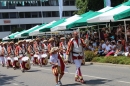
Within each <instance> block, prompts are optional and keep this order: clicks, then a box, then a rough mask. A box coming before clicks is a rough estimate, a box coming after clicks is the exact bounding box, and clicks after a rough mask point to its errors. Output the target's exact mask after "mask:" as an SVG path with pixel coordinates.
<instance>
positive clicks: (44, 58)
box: [41, 54, 48, 65]
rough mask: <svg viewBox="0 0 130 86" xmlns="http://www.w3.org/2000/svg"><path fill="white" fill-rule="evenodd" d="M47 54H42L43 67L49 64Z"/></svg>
mask: <svg viewBox="0 0 130 86" xmlns="http://www.w3.org/2000/svg"><path fill="white" fill-rule="evenodd" d="M47 57H48V56H47V54H42V55H41V62H42V65H47V64H48V58H47Z"/></svg>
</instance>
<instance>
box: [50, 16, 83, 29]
mask: <svg viewBox="0 0 130 86" xmlns="http://www.w3.org/2000/svg"><path fill="white" fill-rule="evenodd" d="M81 18H82V17H81V16H79V15H74V16H72V17H69V18H67V19H66V20H65V22H63V23H61V24H59V25H57V26H55V27H53V28H51V31H62V30H66V29H67V27H66V26H67V25H68V24H71V23H73V22H75V21H77V20H79V19H81Z"/></svg>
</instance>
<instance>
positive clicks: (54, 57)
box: [50, 47, 65, 86]
mask: <svg viewBox="0 0 130 86" xmlns="http://www.w3.org/2000/svg"><path fill="white" fill-rule="evenodd" d="M50 63H51V64H52V72H53V74H54V76H55V77H56V86H58V84H60V85H62V83H61V78H62V77H63V75H64V71H65V64H64V62H63V60H62V58H61V57H60V55H59V53H58V48H57V47H53V48H51V51H50ZM59 76H60V78H59ZM58 80H59V81H58Z"/></svg>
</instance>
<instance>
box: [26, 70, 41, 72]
mask: <svg viewBox="0 0 130 86" xmlns="http://www.w3.org/2000/svg"><path fill="white" fill-rule="evenodd" d="M38 71H41V70H28V71H26V72H38Z"/></svg>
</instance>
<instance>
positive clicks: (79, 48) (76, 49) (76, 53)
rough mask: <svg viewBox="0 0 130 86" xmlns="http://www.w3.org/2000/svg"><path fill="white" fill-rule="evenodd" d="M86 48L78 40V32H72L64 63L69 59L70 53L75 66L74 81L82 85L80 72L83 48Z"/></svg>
mask: <svg viewBox="0 0 130 86" xmlns="http://www.w3.org/2000/svg"><path fill="white" fill-rule="evenodd" d="M84 47H86V45H85V43H84V41H83V40H82V39H81V38H79V36H78V32H76V31H75V32H73V38H72V39H71V40H70V42H69V43H68V48H67V52H66V54H67V55H66V61H68V59H69V54H70V53H72V59H73V61H74V63H75V65H76V73H75V81H77V82H81V83H84V80H83V77H82V73H81V70H80V67H81V63H82V59H84V53H83V48H84Z"/></svg>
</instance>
